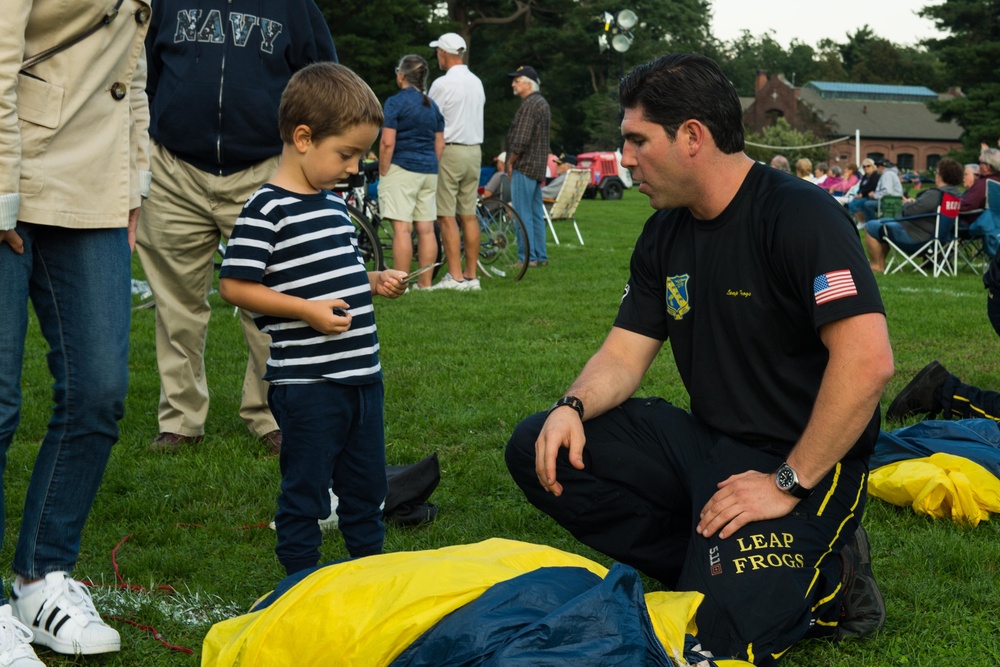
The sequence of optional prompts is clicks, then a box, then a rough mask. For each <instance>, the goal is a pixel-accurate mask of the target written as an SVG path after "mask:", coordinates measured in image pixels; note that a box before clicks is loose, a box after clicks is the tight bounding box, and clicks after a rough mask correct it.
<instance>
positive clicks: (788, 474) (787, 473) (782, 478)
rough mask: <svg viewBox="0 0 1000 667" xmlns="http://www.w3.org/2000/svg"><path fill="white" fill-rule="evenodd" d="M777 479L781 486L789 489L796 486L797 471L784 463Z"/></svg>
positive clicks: (779, 469)
mask: <svg viewBox="0 0 1000 667" xmlns="http://www.w3.org/2000/svg"><path fill="white" fill-rule="evenodd" d="M775 481H777V483H778V486H779V487H780V488H782V489H785V490H788V489H790V488H792V487H793V486H795V471H794V470H792V469H791V468H789V467H788V466H787V465H783V466H781V467H780V468H778V472H777V476H776V478H775Z"/></svg>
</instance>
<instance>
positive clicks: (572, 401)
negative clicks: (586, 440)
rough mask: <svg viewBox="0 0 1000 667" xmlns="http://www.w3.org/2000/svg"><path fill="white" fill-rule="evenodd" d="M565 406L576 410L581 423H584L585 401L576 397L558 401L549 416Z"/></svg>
mask: <svg viewBox="0 0 1000 667" xmlns="http://www.w3.org/2000/svg"><path fill="white" fill-rule="evenodd" d="M564 405H568V406H569V407H571V408H573V409H574V410H576V411H577V413H578V414H579V415H580V421H583V401H581V400H580V399H579V398H577V397H576V396H563V397H562V398H560V399H559V400H558V401H556V402H555V403H553V404H552V407H551V408H549V414H551V413H552V411H553V410H555V409H556V408H561V407H562V406H564Z"/></svg>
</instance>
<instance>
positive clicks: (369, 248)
mask: <svg viewBox="0 0 1000 667" xmlns="http://www.w3.org/2000/svg"><path fill="white" fill-rule="evenodd" d="M347 212H348V213H349V214H350V216H351V222H353V223H354V228H355V230H356V231H357V233H358V250H359V251H360V252H361V259H362V260H364V263H365V268H366V269H367V270H369V271H381V270H382V269H384V268H385V261H384V255H383V254H382V244H381V243H380V242H379V238H378V235H377V234H376V232H375V229H374V228H373V227H372V223H371V222H370V221H369V220H368V218H367V217H365V214H364V213H362V212H361V211H359V210H358V209H356V208H354V207H353V206H351V205H349V204H348V206H347Z"/></svg>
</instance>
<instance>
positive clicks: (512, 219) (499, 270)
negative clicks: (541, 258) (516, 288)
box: [476, 197, 531, 280]
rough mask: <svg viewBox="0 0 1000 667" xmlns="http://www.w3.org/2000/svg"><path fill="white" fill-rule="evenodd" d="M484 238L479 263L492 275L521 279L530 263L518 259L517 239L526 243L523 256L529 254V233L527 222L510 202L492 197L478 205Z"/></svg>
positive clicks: (480, 225) (485, 271) (480, 247)
mask: <svg viewBox="0 0 1000 667" xmlns="http://www.w3.org/2000/svg"><path fill="white" fill-rule="evenodd" d="M476 216H477V217H478V218H479V228H480V229H481V230H482V240H481V241H480V245H479V266H480V267H481V268H482V270H483V272H484V273H486V274H487V275H489V276H490V277H493V278H513V279H514V280H520V279H521V278H522V277H523V276H524V273H525V271H527V270H528V262H527V260H525V261H524V262H519V261H518V257H517V240H518V238H521V239H522V242H523V243H524V256H525V257H526V258H527V257H530V256H531V255H530V252H529V250H528V234H527V231H526V230H525V229H524V223H523V222H521V218H520V217H519V216H518V215H517V213H516V212H515V211H514V209H513V208H511V206H510V204H505V203H504V202H502V201H500V200H499V199H496V198H494V197H490V198H489V199H484V200H482V201H480V202H479V204H478V205H477V206H476Z"/></svg>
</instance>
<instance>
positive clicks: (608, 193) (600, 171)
mask: <svg viewBox="0 0 1000 667" xmlns="http://www.w3.org/2000/svg"><path fill="white" fill-rule="evenodd" d="M621 160H622V157H621V153H619V152H618V151H598V152H594V153H580V154H579V155H577V156H576V166H577V168H578V169H590V183H588V184H587V191H586V192H585V193H584V195H583V196H584V197H587V198H593V197H594V196H596V195H597V193H598V192H600V193H601V199H621V198H622V193H623V192H624V191H625V190H626V189H627V188H630V187H632V175H631V174H630V173H629V171H628V169H625V168H624V167H622V162H621Z"/></svg>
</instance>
